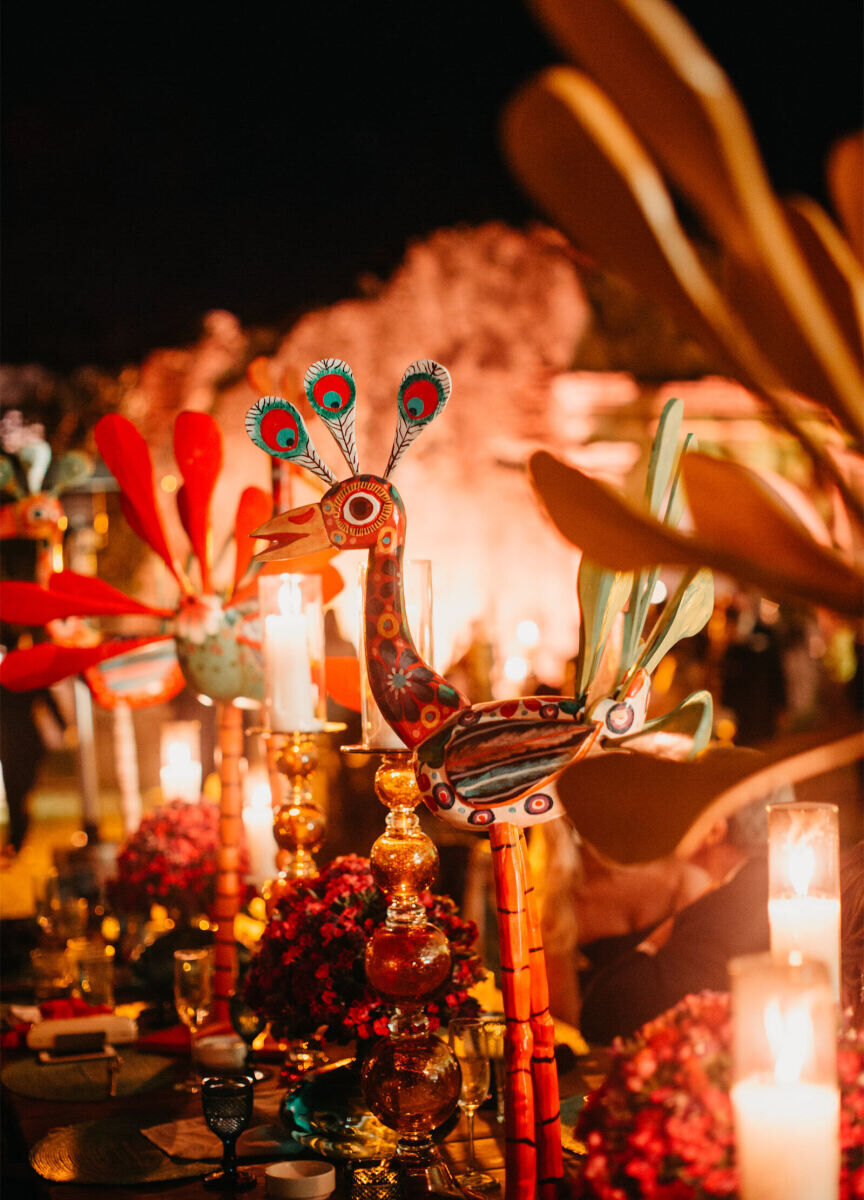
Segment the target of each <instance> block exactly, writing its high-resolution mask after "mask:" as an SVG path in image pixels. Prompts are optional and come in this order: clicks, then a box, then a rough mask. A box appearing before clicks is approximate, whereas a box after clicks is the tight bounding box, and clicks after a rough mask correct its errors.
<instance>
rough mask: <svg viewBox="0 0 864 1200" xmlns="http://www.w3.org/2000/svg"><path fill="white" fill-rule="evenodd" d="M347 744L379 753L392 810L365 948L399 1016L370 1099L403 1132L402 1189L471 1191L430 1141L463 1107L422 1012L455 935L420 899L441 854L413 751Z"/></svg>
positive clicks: (374, 862)
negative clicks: (422, 809)
mask: <svg viewBox="0 0 864 1200" xmlns="http://www.w3.org/2000/svg"><path fill="white" fill-rule="evenodd" d="M345 749H346V750H350V751H352V752H357V751H365V752H366V753H372V754H375V753H377V754H381V763H380V765H379V767H378V770H377V772H376V774H375V791H376V793H377V795H378V798H379V800H380V801H381V803H382V804H383V805H384V806H385V807H386V808H387V809H388V813H387V824H386V829H385V831H384V833H383V834H382V835H381V837H379V838H378V840H377V841H376V842H375V844H374V846H373V847H372V852H371V855H370V862H371V868H372V874H373V876H374V879H375V882H376V883H377V884H378V886H379V887H380V888H381V890H382V891H383V892H385V893H386V894H387V895H388V896H389V897H390V904H389V906H388V909H387V918H386V920H385V922H384V924H383V925H381V926H380V927H379V928H378V929H377V930H376V931H375V933H374V934H373V935H372V938H371V940H370V942H369V945H368V947H367V950H366V976H367V978H368V980H369V982H370V983H371V984H372V986H373V987H374V988H375V989H376V990H377V991H378V992H379V994H380V995H381V996H382V997H383V998H384V999H385V1000H387V1001H390V1002H391V1003H392V1004H393V1005H394V1012H393V1016H392V1018H391V1020H390V1034H389V1036H388V1037H386V1038H382V1039H381V1040H380V1041H379V1042H378V1043H377V1044H376V1045H375V1046H374V1048H373V1049H372V1052H371V1053H370V1055H369V1057H368V1058H367V1060H366V1063H365V1065H364V1068H363V1089H364V1092H365V1095H366V1103H367V1104H368V1106H369V1108H370V1109H371V1111H372V1112H373V1113H374V1114H375V1116H376V1117H377V1118H378V1119H379V1121H381V1122H382V1123H383V1124H384V1125H387V1126H388V1127H389V1128H390V1129H394V1130H395V1131H396V1132H397V1133H398V1134H399V1142H398V1143H397V1146H396V1154H395V1159H394V1163H395V1165H396V1167H397V1169H398V1171H399V1175H400V1183H401V1188H400V1190H401V1193H402V1194H403V1195H406V1196H414V1195H425V1194H429V1193H437V1194H443V1195H463V1193H462V1192H461V1190H460V1188H459V1187H458V1185H457V1184H456V1182H455V1180H454V1179H453V1177H452V1175H451V1173H450V1170H449V1168H448V1167H447V1166H446V1164H445V1163H444V1162H443V1161H442V1160H441V1158H440V1156H439V1154H438V1151H437V1148H436V1147H435V1145H434V1143H433V1142H432V1139H431V1137H430V1134H431V1132H432V1130H433V1129H435V1128H436V1127H437V1126H439V1125H441V1124H442V1123H443V1122H444V1121H445V1120H446V1119H447V1118H448V1117H449V1116H450V1115H451V1114H452V1112H453V1110H454V1109H455V1107H456V1103H457V1101H458V1099H459V1091H460V1087H461V1082H462V1079H461V1073H460V1070H459V1064H458V1062H457V1060H456V1058H455V1056H454V1055H453V1052H452V1051H451V1049H450V1047H449V1046H448V1045H447V1044H446V1042H444V1041H442V1040H441V1039H440V1038H439V1037H437V1036H436V1035H435V1034H434V1033H432V1032H430V1029H429V1020H428V1018H427V1016H426V1015H425V1012H424V1007H425V1004H426V1002H427V1001H428V999H429V997H430V996H431V995H432V993H433V992H434V991H435V990H436V988H438V987H440V986H441V984H442V983H443V982H444V980H445V979H446V978H447V976H448V974H449V971H450V946H449V943H448V941H447V938H446V937H445V936H444V934H443V933H442V932H441V930H440V929H438V928H436V926H434V925H431V924H430V923H429V922H428V921H427V920H426V910H425V908H424V906H423V904H422V902H421V900H420V896H419V894H420V892H422V891H425V890H426V889H427V888H429V887H430V886H431V884H432V883H433V881H434V879H435V876H436V874H437V871H438V851H437V849H436V847H435V844H434V843H433V841H432V840H431V838H429V837H428V836H427V835H426V834H425V833H424V832H423V830H422V829H421V828H420V822H419V820H418V817H417V814H416V812H415V811H414V810H415V808H416V807H417V805H418V804H419V803H420V793H419V790H418V788H417V781H416V778H415V775H414V769H413V766H412V755H411V752H410V751H409V750H386V751H383V752H382V751H375V750H370V749H369V748H368V747H345Z"/></svg>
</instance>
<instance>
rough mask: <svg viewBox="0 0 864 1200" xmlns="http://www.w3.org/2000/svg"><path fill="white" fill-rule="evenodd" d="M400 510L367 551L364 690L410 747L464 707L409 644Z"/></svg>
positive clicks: (462, 700) (396, 508)
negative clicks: (366, 683) (366, 684)
mask: <svg viewBox="0 0 864 1200" xmlns="http://www.w3.org/2000/svg"><path fill="white" fill-rule="evenodd" d="M404 553H405V511H404V509H403V508H402V507H401V504H397V505H395V506H394V510H393V522H392V524H391V525H389V526H388V527H385V528H384V529H382V530H381V534H380V535H379V538H378V543H377V545H375V546H372V547H371V548H370V550H369V564H368V567H367V571H366V603H365V607H364V613H365V634H366V638H365V641H366V647H365V649H366V666H367V670H368V674H369V685H370V687H371V689H372V695H373V696H374V697H375V702H376V703H377V705H378V707H379V709H380V710H381V713H382V715H383V716H384V719H385V720H386V722H387V724H388V725H389V726H390V727H391V729H393V730H395V732H396V733H397V734H398V735H399V737H400V738H401V739H402V741H403V742H404V743H405V744H406V746H409V747H411V748H413V747H414V746H419V745H420V743H421V742H425V741H426V740H427V738H428V737H429V736H430V735H431V734H433V733H434V732H435V730H436V729H438V728H439V727H440V726H441V725H442V724H443V723H444V722H445V721H446V720H448V719H449V718H450V717H452V716H453V714H454V713H455V712H457V711H458V710H459V709H461V708H468V707H470V706H469V702H468V701H467V700H466V699H465V697H464V696H462V695H461V694H460V693H459V692H458V691H457V690H456V688H454V687H451V686H450V684H449V683H448V682H447V680H446V679H444V678H443V677H442V676H441V675H438V674H436V672H435V671H433V670H432V667H431V666H430V665H429V664H428V663H425V662H424V661H423V660H422V659H421V657H420V655H419V653H418V651H417V647H416V646H415V645H414V639H413V638H412V636H411V630H410V629H409V628H408V618H407V614H406V611H405V593H404V587H403V578H402V560H403V557H404Z"/></svg>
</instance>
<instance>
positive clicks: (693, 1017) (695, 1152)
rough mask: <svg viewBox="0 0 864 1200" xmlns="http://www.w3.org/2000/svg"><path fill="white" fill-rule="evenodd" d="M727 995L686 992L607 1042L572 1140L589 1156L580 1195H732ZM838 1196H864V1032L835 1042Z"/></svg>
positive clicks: (625, 1199)
mask: <svg viewBox="0 0 864 1200" xmlns="http://www.w3.org/2000/svg"><path fill="white" fill-rule="evenodd" d="M731 1033H732V1022H731V1015H730V999H729V996H728V994H726V993H721V992H700V993H699V995H695V996H686V997H685V998H684V999H683V1000H682V1001H681V1002H680V1004H677V1005H676V1006H675V1007H674V1008H671V1009H669V1011H668V1012H666V1013H664V1014H663V1015H662V1016H660V1017H657V1019H656V1020H654V1021H649V1022H648V1023H647V1024H646V1025H643V1027H642V1028H641V1029H640V1030H639V1031H638V1033H636V1034H635V1036H634V1037H632V1038H629V1039H627V1040H622V1039H621V1038H616V1040H615V1041H614V1043H613V1045H612V1060H611V1065H610V1069H609V1074H608V1076H607V1078H606V1080H605V1081H604V1083H603V1084H601V1086H600V1087H599V1088H597V1090H596V1091H594V1092H592V1093H591V1095H590V1096H589V1097H588V1100H587V1102H586V1105H585V1108H584V1109H583V1110H582V1112H581V1113H580V1114H579V1120H578V1121H577V1123H576V1129H575V1134H576V1137H577V1138H579V1139H580V1140H581V1141H583V1142H584V1143H585V1145H586V1146H587V1149H588V1157H587V1159H586V1161H585V1164H584V1168H583V1173H582V1177H581V1179H580V1180H579V1182H578V1183H577V1184H576V1185H575V1186H576V1191H575V1194H576V1196H578V1197H580V1198H585V1200H589V1198H590V1200H636V1198H637V1197H638V1198H642V1197H644V1198H646V1200H648V1198H651V1200H713V1198H714V1197H721V1196H722V1197H735V1196H737V1195H738V1174H737V1170H736V1167H735V1130H734V1126H733V1118H732V1105H731V1101H730V1099H729V1088H730V1086H731ZM838 1069H839V1076H840V1095H841V1108H840V1142H841V1148H842V1170H841V1179H840V1200H857V1198H861V1197H864V1030H857V1031H855V1030H846V1031H845V1032H843V1033H842V1034H841V1035H840V1038H839V1042H838Z"/></svg>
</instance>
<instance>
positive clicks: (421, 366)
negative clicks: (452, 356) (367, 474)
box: [384, 358, 452, 479]
mask: <svg viewBox="0 0 864 1200" xmlns="http://www.w3.org/2000/svg"><path fill="white" fill-rule="evenodd" d="M451 386H452V385H451V382H450V372H449V371H448V370H447V369H446V367H442V366H441V364H440V363H436V362H433V361H432V359H430V358H424V359H419V360H418V361H417V362H413V363H411V365H410V367H408V368H406V370H405V374H404V375H403V376H402V381H401V383H400V384H399V396H398V407H397V417H396V436H395V438H394V440H393V449H392V450H391V451H390V460H389V462H388V463H387V470H386V471H385V472H384V477H385V479H386V478H387V476H388V475H391V474H392V472H393V471H394V470H395V469H396V465H397V463H398V462H399V459H400V458H401V457H402V455H403V454H404V453H405V451H406V450H407V449H408V447H409V446H410V445H411V443H412V442H413V441H414V439H415V438H416V437H417V435H418V433H420V431H421V429H423V427H424V426H426V425H428V424H429V422H430V421H433V420H434V419H435V417H437V416H438V414H439V413H441V412H443V411H444V406H445V405H446V403H447V401H448V399H449V397H450V390H451Z"/></svg>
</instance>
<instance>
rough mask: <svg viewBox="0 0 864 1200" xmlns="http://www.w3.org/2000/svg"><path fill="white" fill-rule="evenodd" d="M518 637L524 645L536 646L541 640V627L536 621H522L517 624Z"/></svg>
mask: <svg viewBox="0 0 864 1200" xmlns="http://www.w3.org/2000/svg"><path fill="white" fill-rule="evenodd" d="M516 637H517V638H518V639H519V641H520V642H521V643H522V645H523V646H528V647H531V646H536V645H537V643H538V642H539V641H540V627H539V626H538V624H537V622H536V621H520V622H519V624H518V625H517V626H516Z"/></svg>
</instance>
